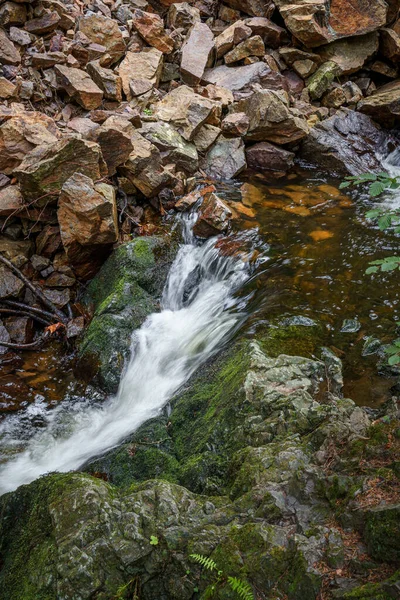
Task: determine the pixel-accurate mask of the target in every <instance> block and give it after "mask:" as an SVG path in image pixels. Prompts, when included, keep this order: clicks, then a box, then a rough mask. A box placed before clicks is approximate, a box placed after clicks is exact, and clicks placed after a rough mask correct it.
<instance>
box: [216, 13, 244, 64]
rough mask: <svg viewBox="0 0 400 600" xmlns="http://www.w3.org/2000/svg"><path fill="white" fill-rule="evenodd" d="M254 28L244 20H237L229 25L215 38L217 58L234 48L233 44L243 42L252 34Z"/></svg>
mask: <svg viewBox="0 0 400 600" xmlns="http://www.w3.org/2000/svg"><path fill="white" fill-rule="evenodd" d="M251 33H252V30H251V28H250V27H248V26H247V25H246V23H245V22H244V21H237V22H236V23H233V24H232V25H230V26H229V27H227V28H226V29H225V30H224V31H223V32H222V33H220V34H219V36H217V37H216V38H215V51H216V54H217V58H221V57H222V56H223V55H224V54H226V53H227V52H229V50H232V48H233V46H235V45H236V44H239V43H240V42H243V41H244V40H246V39H247V38H248V37H250V36H251Z"/></svg>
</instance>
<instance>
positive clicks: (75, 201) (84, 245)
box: [47, 173, 118, 285]
mask: <svg viewBox="0 0 400 600" xmlns="http://www.w3.org/2000/svg"><path fill="white" fill-rule="evenodd" d="M57 217H58V222H59V224H60V233H61V240H62V243H63V246H64V249H65V251H66V253H67V256H68V260H69V263H70V265H71V266H72V267H73V268H74V270H75V272H76V273H77V275H78V276H79V277H80V278H82V279H85V280H87V279H90V278H91V277H93V275H94V274H95V273H96V272H97V271H98V269H99V267H100V265H101V263H102V262H103V260H104V257H105V256H106V255H107V253H109V251H110V250H111V246H112V244H113V243H114V242H116V241H117V239H118V217H117V205H116V200H115V191H114V188H113V187H112V186H111V185H108V184H106V183H98V184H94V183H93V180H92V179H90V178H89V177H86V175H82V174H81V173H75V174H74V175H72V177H70V178H69V179H67V180H66V181H65V183H64V185H63V187H62V189H61V194H60V198H59V201H58V212H57ZM47 285H49V284H47Z"/></svg>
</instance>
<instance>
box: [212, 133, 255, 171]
mask: <svg viewBox="0 0 400 600" xmlns="http://www.w3.org/2000/svg"><path fill="white" fill-rule="evenodd" d="M202 168H203V170H204V171H205V173H206V174H207V175H208V176H209V177H212V178H213V179H233V178H234V177H237V175H239V173H241V172H242V171H243V170H244V169H245V168H246V156H245V152H244V143H243V140H241V139H240V138H226V137H225V136H223V135H221V136H220V137H219V138H218V140H217V142H216V143H215V145H214V146H212V148H211V150H209V152H208V153H207V156H206V158H205V160H204V162H203V163H202Z"/></svg>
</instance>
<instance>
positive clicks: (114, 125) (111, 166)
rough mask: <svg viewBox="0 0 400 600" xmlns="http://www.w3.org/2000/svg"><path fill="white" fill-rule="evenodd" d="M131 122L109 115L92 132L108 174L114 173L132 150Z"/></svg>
mask: <svg viewBox="0 0 400 600" xmlns="http://www.w3.org/2000/svg"><path fill="white" fill-rule="evenodd" d="M132 131H133V126H132V124H131V123H130V122H129V121H128V119H124V118H123V117H119V118H118V117H110V118H109V119H107V121H106V122H105V123H104V124H103V125H102V126H101V127H99V128H98V129H96V132H95V134H94V139H95V140H96V142H97V143H98V144H99V145H100V148H101V151H102V154H103V158H104V160H105V162H106V164H107V168H108V174H109V175H114V174H115V172H116V169H117V167H119V166H120V165H122V164H123V163H125V162H126V161H127V160H128V158H129V155H130V153H131V152H132V150H133V144H132V141H131V132H132Z"/></svg>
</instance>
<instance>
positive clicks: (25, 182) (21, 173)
mask: <svg viewBox="0 0 400 600" xmlns="http://www.w3.org/2000/svg"><path fill="white" fill-rule="evenodd" d="M78 168H79V171H80V172H81V173H82V174H83V175H86V176H87V177H90V178H91V179H93V180H94V181H97V180H99V179H101V178H102V177H103V176H104V175H106V174H107V170H106V168H105V163H104V161H103V157H102V155H101V151H100V147H99V145H98V144H96V143H94V142H88V141H86V140H81V139H79V138H78V137H66V138H63V139H62V140H60V141H59V142H55V143H52V144H44V145H41V146H38V147H37V148H35V149H34V150H32V151H31V152H30V153H29V154H27V155H26V157H25V159H24V160H23V161H22V163H21V164H20V165H19V167H18V169H16V170H15V175H16V177H17V178H18V180H19V182H20V186H21V192H22V194H23V196H24V198H26V199H31V198H36V199H38V204H39V206H40V205H42V206H43V205H44V204H47V203H48V202H49V200H50V198H51V197H52V196H55V197H57V195H58V194H59V192H60V190H61V188H62V186H63V185H64V183H65V182H66V181H67V179H69V178H70V177H71V175H73V174H74V173H75V172H76V170H77V169H78ZM42 197H43V200H42V201H41V200H40V199H41V198H42Z"/></svg>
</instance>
